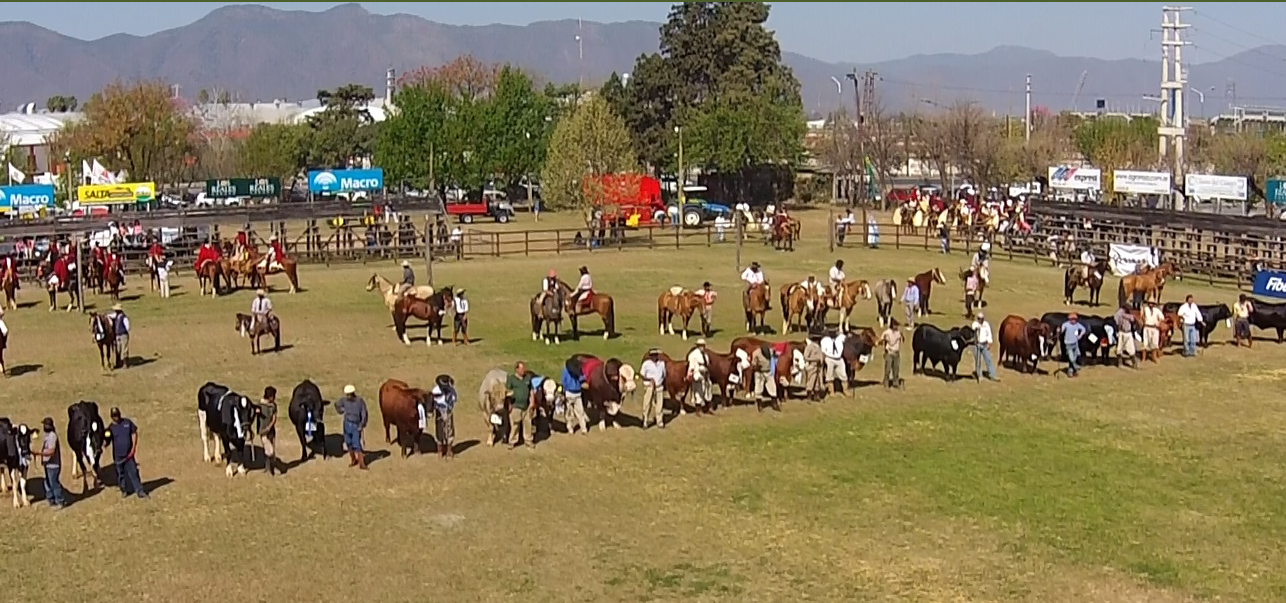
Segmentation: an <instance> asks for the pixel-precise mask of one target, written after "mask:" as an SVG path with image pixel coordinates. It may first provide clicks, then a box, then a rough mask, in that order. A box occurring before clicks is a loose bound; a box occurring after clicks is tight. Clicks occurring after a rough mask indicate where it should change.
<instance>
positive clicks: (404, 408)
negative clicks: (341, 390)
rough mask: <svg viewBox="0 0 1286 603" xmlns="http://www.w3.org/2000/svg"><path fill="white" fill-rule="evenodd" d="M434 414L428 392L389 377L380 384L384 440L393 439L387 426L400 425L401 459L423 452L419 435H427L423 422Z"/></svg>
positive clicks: (389, 440)
mask: <svg viewBox="0 0 1286 603" xmlns="http://www.w3.org/2000/svg"><path fill="white" fill-rule="evenodd" d="M421 413H423V414H421ZM432 414H433V408H432V407H431V406H430V405H429V393H428V392H426V391H424V390H422V389H417V388H413V387H411V386H410V385H408V384H407V383H406V382H405V381H398V380H397V379H389V380H388V381H385V382H384V384H383V385H381V386H380V416H381V417H383V419H384V442H385V443H387V444H392V443H393V439H392V438H391V437H389V429H388V428H389V426H390V425H392V426H395V427H397V443H398V447H399V448H401V451H402V458H406V457H409V456H411V455H412V454H420V453H421V452H422V450H421V449H420V438H421V437H423V435H424V425H427V424H428V422H429V421H431V420H433V419H432ZM421 418H423V422H421Z"/></svg>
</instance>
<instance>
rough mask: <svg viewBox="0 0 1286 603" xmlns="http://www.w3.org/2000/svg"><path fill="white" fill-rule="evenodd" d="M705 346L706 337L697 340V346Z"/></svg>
mask: <svg viewBox="0 0 1286 603" xmlns="http://www.w3.org/2000/svg"><path fill="white" fill-rule="evenodd" d="M705 344H706V338H705V337H702V338H700V339H697V345H705Z"/></svg>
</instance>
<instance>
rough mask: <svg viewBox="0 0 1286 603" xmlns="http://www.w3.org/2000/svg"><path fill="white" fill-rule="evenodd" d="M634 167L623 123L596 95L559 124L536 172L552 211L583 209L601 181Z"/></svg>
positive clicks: (545, 199) (630, 170)
mask: <svg viewBox="0 0 1286 603" xmlns="http://www.w3.org/2000/svg"><path fill="white" fill-rule="evenodd" d="M637 169H638V154H637V152H636V151H635V149H634V145H633V143H632V141H631V140H630V133H629V130H628V129H627V128H626V125H625V121H624V120H623V119H621V117H620V116H618V115H616V113H614V112H613V111H612V108H611V107H610V106H609V105H608V102H607V100H606V99H604V98H603V97H601V96H595V97H593V98H591V99H589V100H588V101H586V102H584V103H581V104H580V105H579V106H577V108H576V110H575V111H574V112H572V114H571V115H570V116H568V117H567V118H566V119H563V120H561V121H559V122H558V125H557V127H555V128H554V132H553V135H552V136H551V137H550V141H549V154H548V157H547V158H546V160H545V165H544V169H543V170H542V171H541V173H540V179H541V183H542V186H541V190H542V194H543V195H544V201H545V204H546V205H548V206H549V207H551V208H553V209H584V208H586V207H587V206H588V204H589V202H590V200H591V199H592V198H593V197H594V196H595V194H596V191H595V190H594V189H595V187H596V186H598V185H599V184H600V183H601V181H602V180H601V177H602V176H605V175H609V174H622V173H631V172H634V171H635V170H637Z"/></svg>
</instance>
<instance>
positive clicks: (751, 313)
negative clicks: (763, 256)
mask: <svg viewBox="0 0 1286 603" xmlns="http://www.w3.org/2000/svg"><path fill="white" fill-rule="evenodd" d="M771 291H772V285H769V284H768V281H766V280H765V281H764V284H762V285H754V286H752V287H750V290H749V291H748V292H747V293H746V296H745V297H744V298H743V300H742V302H743V303H742V306H744V307H745V310H746V332H747V333H758V332H760V330H762V329H766V328H767V327H768V325H767V323H766V322H765V317H766V316H767V315H768V296H769V294H770V292H771Z"/></svg>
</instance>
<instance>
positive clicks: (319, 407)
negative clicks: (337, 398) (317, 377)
mask: <svg viewBox="0 0 1286 603" xmlns="http://www.w3.org/2000/svg"><path fill="white" fill-rule="evenodd" d="M327 404H330V402H328V401H326V400H325V399H324V398H322V394H321V389H320V388H318V387H317V384H316V383H313V382H312V381H309V380H307V379H305V380H303V381H302V382H300V383H299V385H296V386H295V389H294V390H292V391H291V392H290V406H289V407H288V408H287V409H286V414H287V416H289V417H290V424H291V425H294V426H295V435H297V436H299V462H301V463H302V462H304V461H306V460H308V459H310V458H313V457H314V456H316V455H317V451H318V450H320V451H321V455H322V460H323V461H324V460H326V454H327V453H326V424H325V422H324V421H323V420H322V419H323V415H324V414H325V412H326V405H327Z"/></svg>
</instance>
